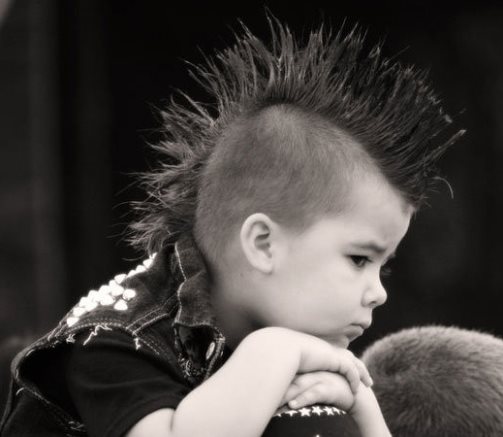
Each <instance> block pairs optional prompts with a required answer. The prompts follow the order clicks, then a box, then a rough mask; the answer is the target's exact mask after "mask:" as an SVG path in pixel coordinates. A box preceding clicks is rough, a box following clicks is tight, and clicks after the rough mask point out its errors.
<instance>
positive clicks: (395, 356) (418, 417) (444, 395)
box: [362, 326, 503, 437]
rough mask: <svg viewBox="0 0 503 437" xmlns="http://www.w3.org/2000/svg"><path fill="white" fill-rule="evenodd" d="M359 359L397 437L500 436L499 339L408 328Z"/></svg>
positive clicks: (502, 384)
mask: <svg viewBox="0 0 503 437" xmlns="http://www.w3.org/2000/svg"><path fill="white" fill-rule="evenodd" d="M362 360H363V361H364V363H365V364H366V365H367V367H368V369H369V372H370V374H371V375H372V378H373V379H374V385H373V387H372V388H373V390H374V392H375V394H376V397H377V400H378V401H379V405H380V407H381V410H382V412H383V415H384V418H385V420H386V423H387V425H388V427H389V429H390V431H391V433H392V434H393V436H396V437H423V436H443V437H459V436H487V437H489V436H500V435H503V340H502V339H500V338H497V337H494V336H492V335H490V334H485V333H481V332H476V331H469V330H466V329H461V328H455V327H443V326H424V327H420V328H409V329H404V330H402V331H399V332H397V333H394V334H390V335H388V336H386V337H384V338H382V339H381V340H378V341H376V342H375V343H374V344H373V345H371V346H370V347H369V348H367V349H366V350H365V352H364V353H363V356H362Z"/></svg>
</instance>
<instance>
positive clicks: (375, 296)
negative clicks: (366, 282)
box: [363, 278, 388, 308]
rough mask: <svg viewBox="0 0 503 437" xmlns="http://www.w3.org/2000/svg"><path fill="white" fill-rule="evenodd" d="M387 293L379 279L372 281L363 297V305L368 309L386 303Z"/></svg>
mask: <svg viewBox="0 0 503 437" xmlns="http://www.w3.org/2000/svg"><path fill="white" fill-rule="evenodd" d="M387 298H388V293H386V289H385V288H384V286H383V285H382V282H381V279H380V278H378V279H377V280H375V281H373V283H372V284H370V286H369V287H368V289H367V290H366V292H365V294H364V295H363V305H364V306H366V307H370V308H376V307H378V306H380V305H382V304H383V303H384V302H386V299H387Z"/></svg>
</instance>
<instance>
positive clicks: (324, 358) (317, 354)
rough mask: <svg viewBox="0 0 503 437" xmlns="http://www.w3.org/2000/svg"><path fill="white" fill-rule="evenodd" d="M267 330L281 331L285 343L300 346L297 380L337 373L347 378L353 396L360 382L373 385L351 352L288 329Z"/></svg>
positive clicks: (366, 371) (361, 364)
mask: <svg viewBox="0 0 503 437" xmlns="http://www.w3.org/2000/svg"><path fill="white" fill-rule="evenodd" d="M267 329H272V330H276V331H277V330H280V331H281V332H283V333H284V335H285V336H286V339H285V341H292V342H295V343H296V344H297V345H299V346H300V353H301V355H300V363H299V365H298V368H297V373H298V374H299V375H298V376H297V377H296V378H298V377H300V375H301V374H309V373H312V372H320V371H321V372H323V371H326V372H331V373H337V374H340V375H342V376H344V377H345V378H346V380H347V382H348V383H349V386H350V388H351V391H352V392H353V394H355V393H356V392H357V390H358V387H359V385H360V382H363V383H364V384H365V385H366V386H368V387H370V386H371V385H372V384H373V382H372V378H371V377H370V374H369V372H368V370H367V368H366V367H365V364H363V362H362V361H360V360H359V359H358V358H356V357H355V356H354V355H353V353H352V352H350V351H349V350H347V349H343V348H340V347H336V346H332V345H331V344H329V343H328V342H326V341H325V340H322V339H319V338H317V337H314V336H312V335H309V334H304V333H301V332H297V331H293V330H289V329H286V328H264V330H267ZM296 378H295V379H296ZM308 381H310V379H309V377H307V379H306V382H308ZM301 382H302V379H301Z"/></svg>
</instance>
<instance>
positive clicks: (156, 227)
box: [2, 20, 460, 437]
mask: <svg viewBox="0 0 503 437" xmlns="http://www.w3.org/2000/svg"><path fill="white" fill-rule="evenodd" d="M271 31H272V46H271V47H267V46H266V45H264V44H263V43H262V42H261V41H260V40H258V39H257V38H256V37H255V36H253V35H252V34H251V33H249V32H248V31H247V30H246V31H245V33H244V36H243V37H241V38H239V39H238V41H237V43H236V44H235V45H234V46H233V47H232V48H230V49H227V50H225V51H223V52H221V53H219V54H217V56H215V57H214V60H213V61H209V62H208V64H207V65H206V67H196V76H197V78H198V80H199V82H200V83H202V84H203V85H204V86H205V87H206V88H207V89H208V90H209V92H210V93H211V95H212V96H213V97H214V99H215V105H214V106H213V107H211V108H205V107H204V106H203V105H201V104H198V103H196V102H194V101H192V100H191V99H190V98H187V101H188V103H189V105H188V106H182V105H180V104H177V103H172V104H171V106H170V107H169V108H168V109H167V110H166V112H165V113H164V120H165V126H164V127H165V130H166V139H165V141H164V142H162V144H160V145H158V146H157V149H158V151H159V152H160V153H161V154H163V155H164V157H165V160H163V162H164V164H162V165H161V167H160V170H159V171H157V172H155V173H152V174H150V175H148V177H147V178H146V185H147V188H148V201H147V202H146V203H145V204H144V205H143V207H142V208H141V209H142V210H143V211H142V212H143V216H142V218H141V220H140V221H139V222H138V223H137V224H136V225H135V226H134V230H135V234H134V240H135V242H136V243H137V244H139V245H141V246H142V247H144V248H146V249H147V251H148V252H149V253H150V254H154V253H156V255H155V256H154V255H152V256H151V257H150V258H149V259H148V260H146V261H145V263H144V264H143V265H140V266H139V267H138V268H136V269H135V270H133V271H131V272H130V273H129V274H127V275H125V274H122V275H117V276H116V277H115V278H114V279H113V280H112V281H110V282H109V283H108V284H107V285H104V286H102V287H101V288H99V289H97V290H92V291H91V292H90V293H89V295H88V296H87V297H84V298H82V299H81V301H80V302H79V303H78V304H77V305H76V306H75V307H74V308H73V309H72V310H71V311H70V313H69V314H68V315H67V316H66V317H65V318H64V319H63V320H62V321H61V323H60V324H59V325H58V326H57V327H56V328H55V329H54V330H53V331H52V332H50V333H49V334H48V335H47V336H45V337H44V338H43V339H41V340H40V341H38V342H36V343H35V344H34V345H32V346H31V347H29V348H28V349H27V350H25V351H24V352H23V353H21V354H20V355H19V356H18V357H17V359H16V360H15V362H14V363H13V387H12V390H11V394H10V397H9V400H8V401H9V405H8V407H7V409H6V413H5V416H4V422H3V425H2V432H3V434H2V435H4V436H13V435H38V436H40V435H55V436H56V435H58V436H59V435H61V436H63V435H65V436H68V435H71V436H82V435H89V436H100V437H101V436H123V435H127V436H128V437H141V436H148V437H155V436H175V437H179V436H191V437H194V436H236V435H239V436H243V437H246V436H250V437H251V436H254V437H257V436H259V435H261V433H262V432H263V431H264V429H265V428H266V425H267V423H268V422H269V420H270V419H271V417H272V416H273V415H274V414H275V412H276V411H277V410H278V408H280V407H281V406H283V405H285V404H288V406H289V407H290V408H300V407H302V406H304V405H308V404H314V403H317V402H319V403H326V404H331V405H334V406H336V407H341V408H343V409H346V410H348V412H349V413H350V415H351V417H352V418H353V419H354V420H355V422H356V423H357V425H358V427H359V430H360V432H361V434H362V435H364V436H369V435H372V436H373V437H379V436H387V435H389V432H388V430H387V427H386V424H385V423H384V420H383V418H382V415H381V412H380V410H379V407H378V405H377V402H376V400H375V397H374V395H373V393H372V390H371V389H370V388H369V386H370V385H371V381H370V378H369V376H368V373H367V371H366V369H365V367H364V365H363V364H362V363H361V362H360V361H359V360H357V359H356V358H355V357H354V356H353V355H352V354H351V353H350V352H349V351H348V350H347V347H348V345H349V343H350V342H351V341H352V340H354V339H355V338H357V337H358V336H360V335H362V334H363V332H364V330H365V329H367V328H368V327H369V326H370V324H371V322H372V313H373V310H374V309H375V308H376V307H378V306H379V305H382V304H383V303H384V302H385V300H386V292H385V290H384V288H383V286H382V284H381V280H380V272H381V269H382V267H383V266H384V265H385V264H386V262H387V261H388V259H389V258H391V257H392V256H393V255H394V253H395V251H396V249H397V246H398V244H399V242H400V240H401V239H402V238H403V236H404V235H405V233H406V231H407V228H408V226H409V221H410V218H411V216H412V214H413V212H414V211H416V210H417V209H418V207H419V206H420V205H421V203H422V202H423V201H424V199H425V196H426V193H427V192H428V190H429V189H430V188H431V187H432V185H433V184H434V182H435V181H436V170H435V163H436V161H437V159H438V158H439V156H440V155H441V154H442V153H443V152H444V150H445V149H446V148H447V147H448V146H449V144H451V143H452V142H453V141H454V140H455V138H456V137H457V136H458V135H459V134H460V133H458V134H456V135H455V136H454V137H452V138H451V140H449V141H447V142H444V143H443V144H442V143H439V144H434V143H433V141H432V139H433V138H434V137H436V136H437V135H438V134H439V132H440V131H442V130H443V129H444V128H445V127H446V126H448V125H449V124H450V119H449V118H448V117H447V116H446V115H445V114H444V113H443V111H442V108H441V107H440V104H439V101H438V99H437V98H436V97H435V95H434V94H433V93H432V91H431V90H430V88H429V86H428V85H427V84H426V82H425V75H424V74H422V73H417V72H415V71H414V70H413V69H412V68H409V67H406V68H405V67H402V66H400V65H399V64H396V63H393V62H391V61H389V60H387V59H384V58H382V57H381V55H380V48H379V47H375V48H373V49H372V50H370V51H369V52H366V51H365V50H364V49H363V36H362V35H361V34H360V33H359V32H358V31H357V30H356V29H355V30H353V31H352V32H350V33H349V34H348V35H346V36H344V35H343V34H342V33H339V34H337V35H336V36H335V37H332V36H330V34H324V32H323V31H322V30H317V31H314V32H312V33H311V34H310V36H309V39H308V41H307V43H306V44H305V45H299V44H298V43H297V42H296V41H295V40H294V38H293V36H292V35H291V33H290V31H289V30H288V28H286V27H285V26H282V25H281V24H279V23H276V22H275V20H272V24H271Z"/></svg>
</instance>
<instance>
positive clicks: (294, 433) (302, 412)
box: [262, 404, 360, 437]
mask: <svg viewBox="0 0 503 437" xmlns="http://www.w3.org/2000/svg"><path fill="white" fill-rule="evenodd" d="M316 435H319V436H323V437H341V436H345V437H352V436H355V437H356V436H360V433H359V431H358V427H357V425H356V423H355V421H354V420H353V418H352V417H351V416H350V415H349V414H346V413H345V412H344V411H342V410H340V409H338V408H336V407H333V406H330V405H321V404H315V405H310V406H307V407H304V408H299V409H298V410H291V409H289V408H287V407H285V408H282V409H280V410H279V411H278V413H276V415H274V417H273V418H272V419H271V421H270V422H269V424H268V425H267V428H266V429H265V431H264V433H263V434H262V437H313V436H316Z"/></svg>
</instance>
